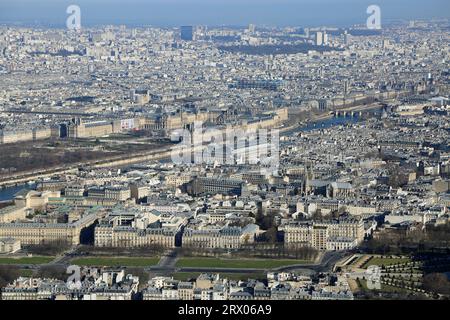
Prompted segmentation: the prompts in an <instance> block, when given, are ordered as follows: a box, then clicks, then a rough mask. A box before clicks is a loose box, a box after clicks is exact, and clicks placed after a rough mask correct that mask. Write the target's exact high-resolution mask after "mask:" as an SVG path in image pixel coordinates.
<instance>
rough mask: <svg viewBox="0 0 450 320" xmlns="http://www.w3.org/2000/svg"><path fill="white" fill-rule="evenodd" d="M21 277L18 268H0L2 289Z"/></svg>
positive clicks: (0, 286)
mask: <svg viewBox="0 0 450 320" xmlns="http://www.w3.org/2000/svg"><path fill="white" fill-rule="evenodd" d="M19 276H20V270H19V268H18V267H17V266H12V265H11V266H0V288H3V287H6V286H7V285H8V284H9V283H11V282H13V281H14V280H16V279H17V278H19Z"/></svg>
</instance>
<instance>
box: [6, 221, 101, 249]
mask: <svg viewBox="0 0 450 320" xmlns="http://www.w3.org/2000/svg"><path fill="white" fill-rule="evenodd" d="M95 220H97V214H95V213H91V214H86V215H84V216H83V217H82V218H80V219H79V220H77V221H74V222H72V223H41V222H13V223H0V237H10V238H15V239H17V240H20V242H21V243H22V244H23V245H39V244H45V243H54V242H66V243H68V244H70V245H78V244H80V239H81V235H82V232H83V231H84V230H85V229H86V228H88V227H89V226H91V225H92V224H93V223H94V222H95Z"/></svg>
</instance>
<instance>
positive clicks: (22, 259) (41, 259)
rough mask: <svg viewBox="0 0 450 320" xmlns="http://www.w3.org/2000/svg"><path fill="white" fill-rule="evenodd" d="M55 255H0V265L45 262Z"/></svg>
mask: <svg viewBox="0 0 450 320" xmlns="http://www.w3.org/2000/svg"><path fill="white" fill-rule="evenodd" d="M53 259H55V257H41V256H36V257H17V258H16V257H0V265H5V264H7V265H20V264H46V263H49V262H51V261H52V260H53Z"/></svg>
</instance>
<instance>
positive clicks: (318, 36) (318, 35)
mask: <svg viewBox="0 0 450 320" xmlns="http://www.w3.org/2000/svg"><path fill="white" fill-rule="evenodd" d="M322 44H323V34H322V32H320V31H318V32H317V33H316V46H321V45H322Z"/></svg>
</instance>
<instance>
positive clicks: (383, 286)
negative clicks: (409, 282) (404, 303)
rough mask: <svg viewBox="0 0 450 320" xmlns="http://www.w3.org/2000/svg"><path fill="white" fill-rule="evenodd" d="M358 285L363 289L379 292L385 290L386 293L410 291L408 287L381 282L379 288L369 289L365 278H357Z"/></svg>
mask: <svg viewBox="0 0 450 320" xmlns="http://www.w3.org/2000/svg"><path fill="white" fill-rule="evenodd" d="M358 285H359V286H360V288H361V289H362V290H363V291H379V292H387V293H408V292H411V291H410V290H408V289H404V288H398V287H394V286H390V285H387V284H384V283H382V284H381V290H373V289H369V288H368V287H367V281H366V280H362V279H360V280H359V283H358Z"/></svg>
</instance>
